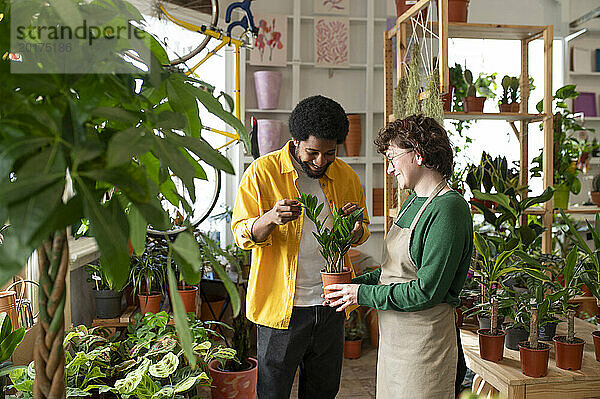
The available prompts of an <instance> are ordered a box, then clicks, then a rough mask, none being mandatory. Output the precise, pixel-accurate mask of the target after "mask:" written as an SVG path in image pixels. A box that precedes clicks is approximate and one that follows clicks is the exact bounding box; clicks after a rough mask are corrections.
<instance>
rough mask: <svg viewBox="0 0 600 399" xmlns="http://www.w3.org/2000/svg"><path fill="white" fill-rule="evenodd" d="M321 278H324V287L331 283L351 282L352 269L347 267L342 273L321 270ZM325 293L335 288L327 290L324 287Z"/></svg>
mask: <svg viewBox="0 0 600 399" xmlns="http://www.w3.org/2000/svg"><path fill="white" fill-rule="evenodd" d="M321 280H323V287H327V286H328V285H331V284H350V283H351V282H352V270H350V269H348V268H346V269H345V270H344V271H343V272H341V273H327V272H325V269H323V270H321ZM323 290H324V291H325V294H329V293H330V292H333V290H327V289H325V288H323Z"/></svg>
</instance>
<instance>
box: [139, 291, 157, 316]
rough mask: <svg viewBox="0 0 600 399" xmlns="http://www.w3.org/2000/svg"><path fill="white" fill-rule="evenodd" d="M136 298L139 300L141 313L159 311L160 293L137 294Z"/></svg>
mask: <svg viewBox="0 0 600 399" xmlns="http://www.w3.org/2000/svg"><path fill="white" fill-rule="evenodd" d="M138 299H139V300H140V311H141V312H142V314H146V313H158V312H160V300H161V299H162V295H161V294H152V295H148V296H146V295H142V294H138Z"/></svg>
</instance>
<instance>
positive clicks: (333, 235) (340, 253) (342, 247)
mask: <svg viewBox="0 0 600 399" xmlns="http://www.w3.org/2000/svg"><path fill="white" fill-rule="evenodd" d="M296 199H297V200H298V201H299V202H300V203H301V204H302V205H303V207H304V211H305V212H306V216H307V217H308V218H309V219H310V220H311V221H312V222H313V223H314V224H315V226H316V228H317V231H316V232H313V235H314V236H315V238H316V240H317V242H318V243H319V245H320V247H321V249H320V253H321V256H322V257H323V259H324V260H325V271H326V272H327V273H341V272H342V269H343V266H344V255H345V254H346V252H348V250H349V249H350V246H351V245H352V242H353V240H354V237H353V235H352V229H354V225H355V224H356V223H357V222H358V221H359V220H360V219H361V218H362V213H363V212H364V210H365V209H364V208H360V209H357V210H355V211H354V212H352V213H351V214H350V215H344V214H343V213H342V211H341V209H340V210H338V209H337V208H335V207H333V208H332V209H331V213H332V215H333V227H332V228H331V229H329V228H328V227H326V223H325V222H326V220H327V217H325V218H324V219H323V220H319V215H320V214H321V211H322V210H323V206H324V205H325V203H321V204H319V203H318V199H317V197H315V196H314V195H311V194H306V193H300V197H298V198H296Z"/></svg>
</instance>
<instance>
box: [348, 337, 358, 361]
mask: <svg viewBox="0 0 600 399" xmlns="http://www.w3.org/2000/svg"><path fill="white" fill-rule="evenodd" d="M361 347H362V339H357V340H356V341H347V340H346V341H344V358H346V359H358V358H359V357H360V350H361Z"/></svg>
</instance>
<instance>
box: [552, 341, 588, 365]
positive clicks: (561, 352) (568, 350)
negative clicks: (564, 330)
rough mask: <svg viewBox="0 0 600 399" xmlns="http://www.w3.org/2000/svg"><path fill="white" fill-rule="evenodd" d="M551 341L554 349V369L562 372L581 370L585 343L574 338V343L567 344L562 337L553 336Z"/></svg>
mask: <svg viewBox="0 0 600 399" xmlns="http://www.w3.org/2000/svg"><path fill="white" fill-rule="evenodd" d="M553 341H554V345H555V348H556V367H558V368H559V369H563V370H579V369H581V361H582V360H583V346H584V345H585V341H584V340H583V339H581V338H576V337H575V338H574V341H575V342H574V343H569V342H567V337H566V336H564V335H557V336H555V337H554V339H553Z"/></svg>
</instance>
